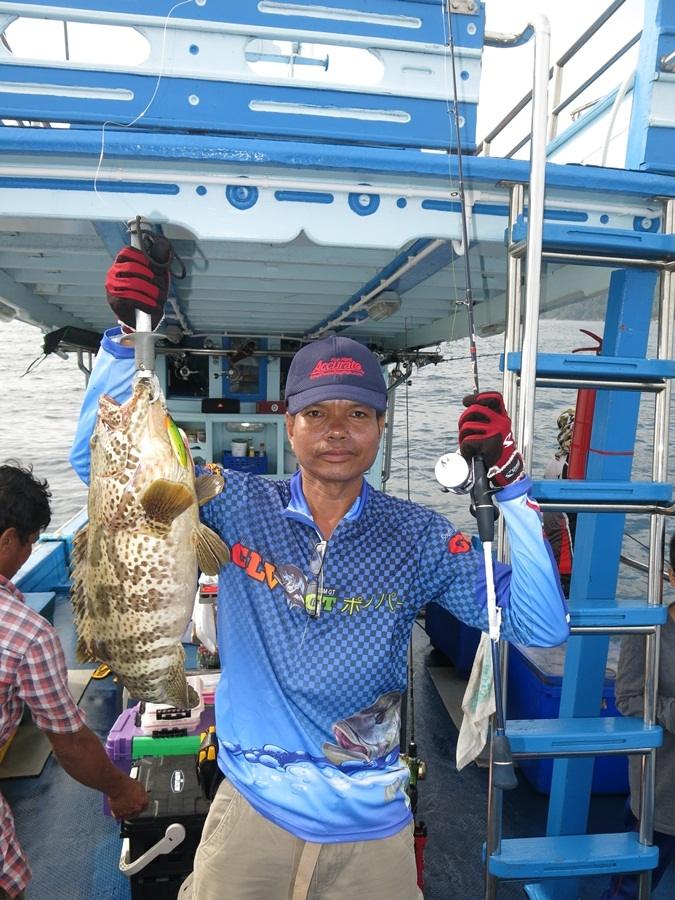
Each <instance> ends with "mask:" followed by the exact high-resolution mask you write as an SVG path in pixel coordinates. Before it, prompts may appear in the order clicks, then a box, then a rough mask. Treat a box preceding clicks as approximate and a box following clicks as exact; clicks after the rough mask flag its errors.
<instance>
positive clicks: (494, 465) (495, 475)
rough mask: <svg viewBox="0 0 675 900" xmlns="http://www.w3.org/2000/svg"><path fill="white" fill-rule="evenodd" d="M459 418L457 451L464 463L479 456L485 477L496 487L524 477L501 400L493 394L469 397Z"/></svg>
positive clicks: (521, 458)
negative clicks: (485, 471)
mask: <svg viewBox="0 0 675 900" xmlns="http://www.w3.org/2000/svg"><path fill="white" fill-rule="evenodd" d="M462 403H463V404H464V406H466V410H465V411H464V412H463V413H462V415H461V416H460V417H459V452H460V453H461V454H462V456H463V457H464V459H465V460H466V461H467V462H469V463H470V462H471V460H472V459H473V458H474V457H475V456H482V457H483V459H484V460H485V465H486V466H487V470H488V471H487V476H488V478H489V479H490V481H491V482H492V484H493V485H494V486H495V487H497V488H503V487H506V485H507V484H512V483H513V482H514V481H518V479H519V478H522V477H523V476H524V474H525V470H524V463H523V457H522V456H521V455H520V453H519V451H518V448H517V447H516V442H515V440H514V438H513V429H512V427H511V419H510V418H509V414H508V412H507V411H506V407H505V406H504V398H503V397H502V395H501V394H498V393H497V392H496V391H484V392H482V393H480V394H469V396H468V397H465V398H464V400H463V401H462Z"/></svg>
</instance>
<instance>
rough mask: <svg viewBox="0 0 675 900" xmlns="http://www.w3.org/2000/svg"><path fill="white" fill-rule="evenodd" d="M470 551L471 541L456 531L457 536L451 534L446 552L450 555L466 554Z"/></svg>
mask: <svg viewBox="0 0 675 900" xmlns="http://www.w3.org/2000/svg"><path fill="white" fill-rule="evenodd" d="M470 549H471V541H470V540H469V539H468V538H467V537H465V536H464V535H463V534H462V533H461V531H458V532H457V534H453V536H452V537H451V538H450V540H449V541H448V550H449V551H450V553H468V552H469V550H470Z"/></svg>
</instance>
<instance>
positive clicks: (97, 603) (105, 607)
mask: <svg viewBox="0 0 675 900" xmlns="http://www.w3.org/2000/svg"><path fill="white" fill-rule="evenodd" d="M112 590H113V588H112V586H111V585H109V584H99V585H97V587H96V593H95V595H94V601H93V604H92V606H93V608H94V610H95V612H94V615H96V616H98V617H99V618H101V619H107V618H108V617H109V616H110V613H111V612H112V609H111V605H110V595H111V593H112Z"/></svg>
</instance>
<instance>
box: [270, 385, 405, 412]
mask: <svg viewBox="0 0 675 900" xmlns="http://www.w3.org/2000/svg"><path fill="white" fill-rule="evenodd" d="M324 400H351V401H352V402H353V403H362V404H363V405H364V406H370V407H371V408H372V409H374V410H375V411H376V412H379V413H381V412H384V411H385V409H386V408H387V395H386V394H383V393H381V392H380V391H369V390H368V389H367V388H362V387H357V386H356V385H349V384H322V385H320V386H317V387H313V388H309V390H307V391H301V392H300V393H299V394H294V395H293V396H292V397H288V398H287V400H286V402H287V409H288V411H289V413H291V415H295V413H299V412H300V411H301V410H303V409H306V408H307V407H308V406H312V405H313V404H314V403H322V402H323V401H324Z"/></svg>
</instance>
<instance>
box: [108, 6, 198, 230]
mask: <svg viewBox="0 0 675 900" xmlns="http://www.w3.org/2000/svg"><path fill="white" fill-rule="evenodd" d="M191 3H194V0H179V2H178V3H175V4H174V5H173V6H172V7H171V9H170V10H169V12H168V13H167V14H166V17H165V19H164V26H163V28H162V51H161V54H160V60H159V74H158V75H157V81H156V82H155V87H154V90H153V92H152V95H151V97H150V99H149V100H148V102H147V103H146V105H145V107H144V108H143V109H142V110H141V111H140V112H139V113H138V115H136V116H135V117H134V118H133V119H132V120H131V121H130V122H126V123H125V122H114V121H112V120H109V121H107V122H104V123H103V126H102V128H101V150H100V153H99V157H98V164H97V166H96V172H95V174H94V193H95V194H96V196H97V197H98V199H99V200H100V201H101V202H103V203H105V201H104V200H103V197H102V196H101V195H100V194H99V192H98V179H99V175H100V172H101V167H102V165H103V158H104V156H105V130H106V126H108V125H114V126H115V127H116V128H131V127H132V126H133V125H135V124H136V123H137V122H139V121H140V120H141V119H142V118H143V117H144V116H145V114H146V113H147V112H148V110H149V109H150V107H151V106H152V104H153V103H154V102H155V97H156V96H157V92H158V91H159V85H160V84H161V81H162V78H163V76H164V63H165V58H166V33H167V29H168V27H169V20H170V18H171V16H172V15H173V14H174V12H175V11H176V10H177V9H179V8H180V7H181V6H187V5H188V4H191ZM129 218H132V217H131V216H130V217H129ZM124 224H125V226H126V222H124Z"/></svg>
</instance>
